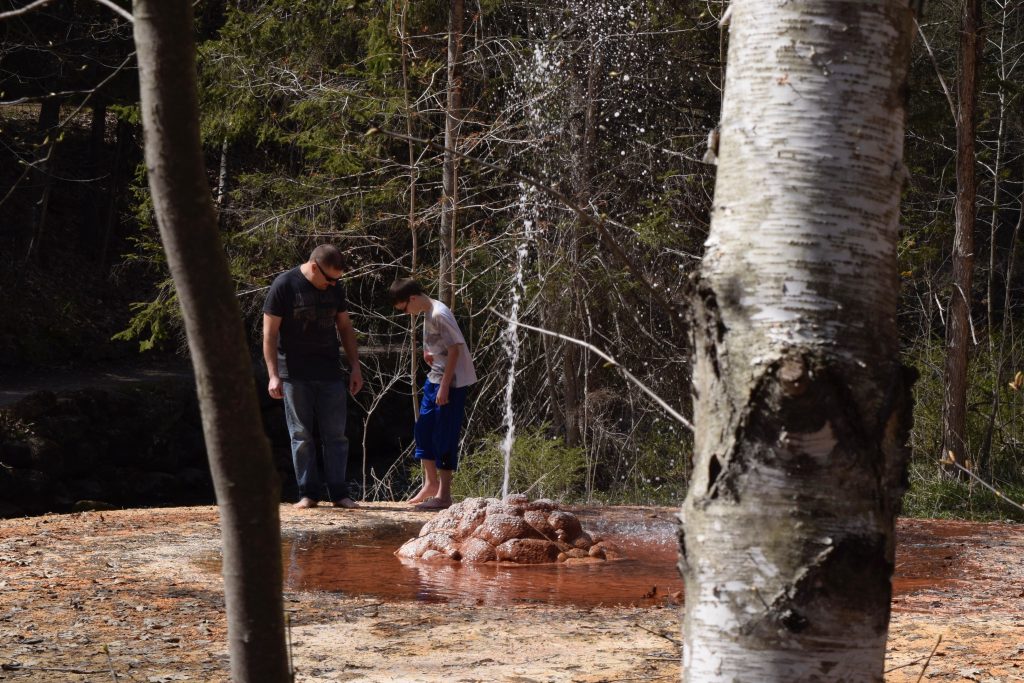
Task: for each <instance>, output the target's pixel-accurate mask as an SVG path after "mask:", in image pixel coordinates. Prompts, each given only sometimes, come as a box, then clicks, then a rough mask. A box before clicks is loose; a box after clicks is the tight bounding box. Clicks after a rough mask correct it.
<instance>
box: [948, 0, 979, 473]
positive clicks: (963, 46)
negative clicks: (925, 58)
mask: <svg viewBox="0 0 1024 683" xmlns="http://www.w3.org/2000/svg"><path fill="white" fill-rule="evenodd" d="M961 10H962V16H961V19H960V79H959V82H958V83H957V113H956V235H955V236H954V240H953V291H952V292H950V299H949V313H948V314H947V318H946V321H947V322H946V392H945V394H944V397H943V398H944V400H943V403H942V425H943V434H942V445H943V453H947V452H952V453H953V454H954V455H955V456H956V458H957V460H959V461H960V464H966V459H967V455H968V454H967V443H966V439H965V437H966V430H967V362H968V361H967V356H968V340H969V335H970V326H971V290H972V289H973V286H974V219H975V212H976V206H975V201H976V199H977V181H976V177H975V172H974V163H975V160H974V136H975V121H974V120H975V116H974V110H975V104H976V102H977V99H978V89H977V85H976V82H977V78H978V51H979V50H980V47H981V46H980V44H979V41H978V22H979V19H980V14H981V6H980V4H979V0H963V3H962V5H961ZM947 472H948V473H949V474H951V475H954V476H963V475H962V474H960V471H959V470H957V469H955V468H954V467H953V466H952V465H948V466H947Z"/></svg>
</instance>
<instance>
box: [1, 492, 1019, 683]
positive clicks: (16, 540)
mask: <svg viewBox="0 0 1024 683" xmlns="http://www.w3.org/2000/svg"><path fill="white" fill-rule="evenodd" d="M672 513H673V511H672V510H666V509H642V508H614V509H609V510H607V511H602V513H601V515H599V516H598V519H597V520H595V519H592V520H590V521H584V523H585V524H586V525H588V526H589V525H591V524H593V523H595V522H598V521H599V520H602V519H603V520H606V521H605V523H607V524H609V525H612V526H615V525H616V524H617V525H619V526H620V527H621V528H629V525H630V524H636V525H639V526H638V527H636V529H637V530H640V529H643V528H648V527H650V526H652V525H653V526H657V525H661V524H671V518H672ZM281 514H282V529H283V533H284V536H285V539H286V541H287V543H288V544H291V545H287V544H286V548H285V551H284V552H285V558H286V568H287V567H288V564H287V562H288V561H289V558H290V557H303V558H304V559H303V561H302V563H300V564H302V567H303V569H302V571H300V572H294V571H293V572H291V573H290V574H289V576H290V578H289V579H288V583H287V586H286V592H285V607H286V610H287V612H288V615H289V620H290V623H291V639H292V646H293V652H294V662H295V666H296V669H297V677H296V680H297V681H300V682H318V683H319V682H321V681H323V682H326V681H409V682H414V681H445V682H446V683H455V682H469V681H509V682H513V681H515V682H518V683H529V682H531V681H536V682H542V681H544V682H546V681H579V682H581V683H597V682H598V681H627V680H629V681H676V680H679V675H680V670H679V662H678V655H679V644H678V641H679V631H680V619H679V608H678V607H677V606H676V605H674V604H673V602H675V601H677V600H676V599H675V598H674V597H673V593H672V592H671V590H670V589H671V585H668V584H666V585H665V587H664V588H662V587H660V586H659V588H658V591H657V592H656V594H655V595H654V596H648V597H644V595H645V594H646V593H648V592H649V591H650V588H651V586H646V587H645V584H646V583H649V581H647V580H641V581H638V583H637V584H636V587H635V588H627V589H626V590H625V594H626V596H625V597H624V598H621V599H620V598H616V599H615V600H616V601H617V602H619V604H618V605H616V606H593V605H594V603H592V602H591V603H586V602H585V601H578V600H577V599H576V598H574V599H573V600H566V601H562V602H561V603H559V604H553V603H556V602H558V601H556V600H551V599H550V596H547V595H540V596H533V597H531V596H530V594H529V591H527V590H526V589H525V588H522V587H520V588H517V587H516V586H515V585H514V584H513V585H508V584H502V581H504V580H505V579H503V578H501V577H499V576H497V575H495V576H482V577H478V580H477V581H476V585H478V586H479V587H480V589H479V590H481V591H484V592H483V593H482V594H481V593H479V592H478V593H473V592H472V591H471V592H470V593H469V594H467V595H463V596H461V597H460V596H456V597H453V596H451V595H448V594H435V595H433V596H431V595H430V590H431V589H430V588H429V584H428V587H427V588H426V589H424V588H423V586H424V585H425V584H424V583H423V582H422V581H421V582H419V583H416V584H415V585H418V586H419V587H420V588H418V589H415V590H414V592H413V594H412V595H411V596H406V597H402V596H398V595H394V594H391V595H385V596H378V595H372V594H364V593H362V592H361V591H359V590H353V589H352V586H351V585H347V584H346V585H347V591H346V585H341V584H336V585H334V586H331V585H328V584H324V583H322V579H323V578H324V577H323V576H321V575H318V573H317V572H320V573H321V574H324V575H326V574H330V573H331V572H333V571H334V568H335V565H336V564H337V560H336V558H333V559H332V558H330V557H328V556H327V555H323V557H321V558H320V560H318V561H319V565H317V562H316V561H313V557H311V556H315V555H316V554H317V553H318V552H322V553H326V550H327V547H328V546H329V545H330V544H329V543H324V542H319V541H316V539H321V540H322V539H326V538H331V537H338V536H345V537H348V538H350V539H351V541H352V543H353V544H356V543H357V540H356V539H360V538H362V539H364V540H367V539H370V540H372V539H374V538H377V539H378V540H379V539H380V537H381V534H382V532H381V530H382V529H390V530H391V532H394V531H395V530H396V529H397V530H403V531H404V529H406V528H408V527H409V526H411V525H410V522H413V523H421V522H424V521H426V520H427V519H428V518H429V517H428V515H427V514H426V513H412V512H408V511H406V510H404V509H403V508H402V507H401V506H399V505H388V504H379V505H372V506H369V507H368V508H366V509H363V510H358V511H345V510H336V509H333V508H319V509H316V510H312V511H304V512H299V511H294V510H292V509H291V508H289V507H282V509H281ZM616 520H618V521H616ZM899 534H900V539H901V545H900V550H899V553H898V558H897V572H898V573H899V574H900V575H901V577H902V578H901V579H900V582H899V583H897V595H896V597H895V598H894V602H893V608H894V614H893V621H892V627H891V637H890V644H889V653H888V661H887V668H888V669H889V672H888V673H887V675H886V680H887V681H899V682H902V681H916V680H918V676H919V675H920V674H921V671H922V667H923V666H924V663H925V659H926V658H927V657H928V655H929V653H930V652H931V651H932V649H933V647H935V645H936V642H937V640H938V638H939V636H940V635H941V636H943V639H942V642H941V644H939V646H938V649H937V650H936V652H935V655H934V656H933V657H932V658H931V661H930V662H929V663H928V668H927V671H926V672H925V677H924V679H923V680H927V681H936V680H938V681H963V680H973V681H1000V682H1001V681H1024V614H1022V612H1021V610H1020V607H1021V604H1022V600H1024V567H1022V565H1021V562H1020V557H1021V550H1022V546H1024V529H1021V528H1020V527H1016V526H1012V525H1000V524H969V523H964V522H945V521H941V522H940V521H930V520H901V522H900V524H899ZM217 542H218V525H217V516H216V511H215V510H214V509H213V508H178V509H163V510H131V511H121V512H103V513H95V512H93V513H81V514H74V515H60V516H58V515H52V516H46V517H36V518H22V519H11V520H3V521H0V680H4V681H33V682H36V681H38V682H40V683H49V682H51V681H52V682H54V683H56V682H61V683H64V682H83V681H93V682H99V681H111V680H114V679H113V675H114V674H115V673H116V674H117V676H118V680H120V681H143V682H147V683H161V682H164V681H227V680H228V673H227V657H226V647H225V644H224V643H225V636H226V633H225V619H224V610H223V600H222V597H221V581H220V578H219V576H218V574H217V573H216V572H215V571H211V569H212V567H211V562H213V561H214V560H213V558H215V557H216V551H217ZM317 543H320V545H317ZM368 545H374V543H373V542H371V543H368ZM659 547H660V546H659ZM317 548H321V550H318V549H317ZM657 552H658V553H664V556H665V558H666V559H670V558H671V554H672V553H671V544H670V543H669V544H668V545H667V546H665V547H660V549H659V550H658V551H657ZM655 554H656V553H655ZM392 559H393V560H395V562H396V563H397V564H398V566H400V567H405V565H402V564H401V563H400V562H398V561H397V559H396V558H393V557H392ZM610 564H612V563H609V566H610ZM360 565H363V569H362V570H360V569H359V567H360ZM317 566H319V567H320V569H314V568H315V567H317ZM383 566H384V565H383V564H382V563H381V562H380V560H379V558H376V557H375V558H373V559H371V558H369V557H366V559H365V561H364V562H362V563H360V561H359V560H358V556H355V557H353V558H352V559H351V560H350V561H349V564H348V565H347V567H348V569H349V570H350V572H351V573H349V574H348V575H349V577H350V578H355V576H357V575H358V574H359V573H360V571H362V574H363V575H367V576H372V575H373V574H374V572H375V571H377V572H378V583H381V584H386V583H388V582H390V581H391V580H392V579H391V578H388V577H386V576H385V575H384V574H381V573H379V572H380V571H381V570H382V567H383ZM326 568H331V572H327V571H326ZM405 568H406V569H408V567H405ZM338 569H341V568H340V567H339V568H338ZM536 569H537V568H536V567H517V568H514V571H518V572H520V576H527V574H524V573H523V572H535V571H536ZM563 569H569V568H563ZM345 573H347V572H341V574H342V576H344V574H345ZM513 573H514V572H513ZM334 576H335V577H336V579H337V580H339V581H340V580H341V579H340V578H339V577H338V572H334ZM603 578H604V577H600V576H595V575H589V574H588V575H573V576H572V577H571V579H570V580H568V581H564V580H563V583H566V584H569V585H572V586H573V590H574V591H576V592H577V593H578V594H590V595H595V596H600V595H602V591H603V590H609V589H607V588H605V589H603V588H602V585H606V584H607V582H605V581H604V580H603ZM452 582H453V583H455V584H459V583H467V582H466V581H465V577H462V576H460V577H457V578H454V579H452ZM468 583H473V582H468ZM527 583H528V584H529V585H531V586H536V585H539V584H543V583H544V582H543V581H538V580H537V577H536V576H534V577H533V578H532V579H531V580H530V581H528V582H527ZM556 583H557V582H556ZM442 584H443V582H442ZM410 585H413V583H410ZM653 585H657V584H653ZM315 586H319V587H315ZM549 587H550V586H549ZM487 589H490V590H489V592H488V590H487ZM435 590H440V589H436V588H435ZM641 591H643V592H641ZM442 593H443V591H442ZM637 593H639V595H636V594H637ZM631 596H632V597H634V599H632V600H630V599H629V598H630V597H631ZM513 597H514V598H516V599H512V598H513ZM107 653H109V658H108V654H107Z"/></svg>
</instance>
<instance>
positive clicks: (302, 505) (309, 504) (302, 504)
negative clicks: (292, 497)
mask: <svg viewBox="0 0 1024 683" xmlns="http://www.w3.org/2000/svg"><path fill="white" fill-rule="evenodd" d="M316 506H317V502H316V501H315V500H313V499H312V498H307V497H306V496H303V497H302V500H300V501H299V502H298V503H294V504H293V505H292V507H293V508H299V509H300V510H306V509H308V508H315V507H316Z"/></svg>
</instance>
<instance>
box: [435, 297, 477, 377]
mask: <svg viewBox="0 0 1024 683" xmlns="http://www.w3.org/2000/svg"><path fill="white" fill-rule="evenodd" d="M430 306H431V308H430V310H429V311H427V312H426V313H424V315H423V347H424V348H425V349H426V350H427V353H429V354H430V355H432V356H433V357H434V362H433V363H431V364H430V373H429V374H428V375H427V379H428V380H430V381H431V382H433V383H434V384H440V383H441V378H442V377H443V376H444V369H445V367H447V365H448V348H449V347H451V346H454V345H455V344H462V348H461V349H459V357H458V359H457V360H456V361H455V378H454V379H452V386H453V387H468V386H469V385H470V384H473V383H475V382H476V370H475V369H474V368H473V356H472V355H471V354H470V353H469V345H468V344H466V338H465V337H463V336H462V330H460V329H459V323H457V322H456V321H455V316H454V315H453V314H452V311H451V309H450V308H448V307H447V306H445V305H444V304H443V303H441V302H440V301H437V300H436V299H431V300H430Z"/></svg>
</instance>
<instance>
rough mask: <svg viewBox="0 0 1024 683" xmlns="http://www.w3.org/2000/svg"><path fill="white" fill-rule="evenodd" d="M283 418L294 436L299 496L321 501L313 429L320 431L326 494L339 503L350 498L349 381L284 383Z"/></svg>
mask: <svg viewBox="0 0 1024 683" xmlns="http://www.w3.org/2000/svg"><path fill="white" fill-rule="evenodd" d="M283 385H284V417H285V420H286V421H287V422H288V433H289V434H291V437H292V464H293V465H294V466H295V480H296V482H297V483H298V485H299V495H300V496H303V497H306V498H312V499H313V500H320V492H321V484H320V475H319V473H318V472H317V467H316V440H315V439H314V438H313V428H314V426H316V427H319V429H320V441H321V442H322V443H323V447H324V476H325V477H326V479H327V495H328V496H329V498H330V499H331V500H334V501H338V500H341V499H342V498H348V486H347V485H346V483H345V471H346V470H347V469H348V439H347V438H346V437H345V416H346V398H345V397H346V395H347V393H348V382H347V381H346V380H330V381H315V380H298V381H291V380H285V381H284V382H283Z"/></svg>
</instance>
